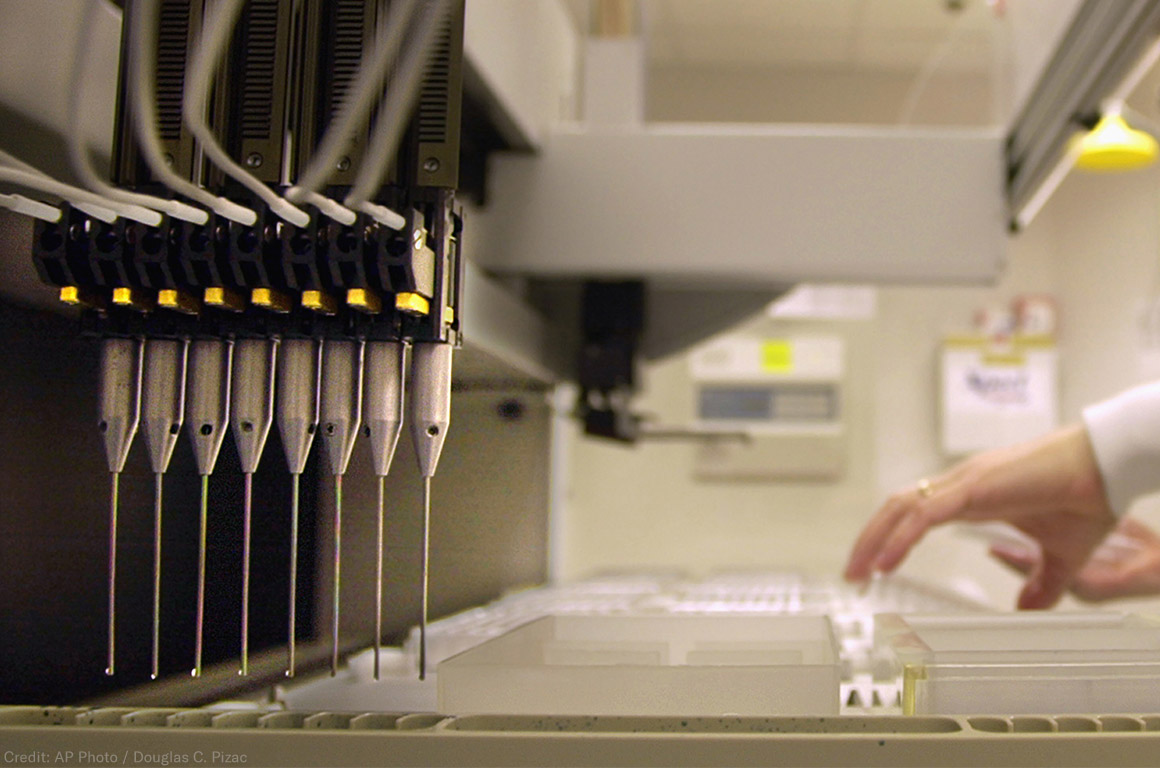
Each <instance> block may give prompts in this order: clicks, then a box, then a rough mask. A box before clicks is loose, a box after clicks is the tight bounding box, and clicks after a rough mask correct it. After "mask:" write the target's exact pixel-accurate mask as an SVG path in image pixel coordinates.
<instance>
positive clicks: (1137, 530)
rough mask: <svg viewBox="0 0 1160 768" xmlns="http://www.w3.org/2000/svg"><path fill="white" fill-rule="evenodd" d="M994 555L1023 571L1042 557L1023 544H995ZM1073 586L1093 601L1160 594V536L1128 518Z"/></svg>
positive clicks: (1080, 571)
mask: <svg viewBox="0 0 1160 768" xmlns="http://www.w3.org/2000/svg"><path fill="white" fill-rule="evenodd" d="M991 555H992V556H993V557H995V558H996V559H997V560H999V561H1000V562H1002V563H1004V564H1006V565H1009V566H1010V567H1012V568H1014V569H1015V570H1016V571H1019V572H1020V573H1022V574H1028V573H1030V572H1031V571H1033V570H1034V569H1035V567H1036V564H1037V563H1038V561H1039V553H1038V552H1037V551H1035V550H1034V549H1033V548H1031V547H1026V546H1020V545H1019V544H1007V543H1002V544H994V545H992V547H991ZM1070 589H1071V593H1072V594H1073V595H1075V596H1076V597H1078V598H1079V599H1080V600H1084V601H1086V602H1089V603H1098V602H1102V601H1104V600H1113V599H1115V598H1119V597H1144V596H1148V595H1157V594H1160V536H1157V535H1156V534H1155V533H1153V532H1152V530H1151V529H1150V528H1148V527H1147V526H1145V525H1143V524H1141V523H1138V522H1136V521H1135V520H1133V519H1131V518H1128V517H1126V518H1124V519H1123V520H1121V521H1120V523H1119V525H1117V526H1116V528H1115V530H1114V531H1113V532H1112V534H1111V535H1110V536H1108V538H1107V539H1105V540H1104V542H1103V543H1102V544H1100V545H1099V546H1098V547H1096V549H1095V551H1093V552H1092V555H1091V557H1090V558H1088V561H1087V563H1086V564H1085V565H1084V566H1083V568H1081V569H1080V570H1079V572H1078V573H1076V574H1075V577H1074V578H1073V579H1072V582H1071V587H1070Z"/></svg>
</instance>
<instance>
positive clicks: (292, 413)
mask: <svg viewBox="0 0 1160 768" xmlns="http://www.w3.org/2000/svg"><path fill="white" fill-rule="evenodd" d="M281 346H282V349H281V353H280V354H279V360H278V387H277V390H278V399H277V402H276V413H277V419H278V434H279V435H280V436H281V437H282V447H283V449H284V450H285V452H286V466H287V468H288V469H289V470H290V489H291V492H290V599H289V610H288V611H287V624H288V627H287V632H286V634H287V647H286V650H287V655H286V676H287V677H294V672H295V664H296V647H297V645H296V639H297V638H296V629H297V617H298V613H297V605H298V478H299V477H300V476H301V475H302V471H303V470H304V469H305V468H306V459H307V457H309V456H310V446H311V444H313V442H314V433H315V432H317V431H318V399H319V393H318V390H319V384H320V375H321V373H322V347H321V346H320V345H319V344H318V343H317V342H315V341H314V340H312V339H284V340H283V341H282V345H281Z"/></svg>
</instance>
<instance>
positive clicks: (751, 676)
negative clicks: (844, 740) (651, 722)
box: [438, 615, 840, 716]
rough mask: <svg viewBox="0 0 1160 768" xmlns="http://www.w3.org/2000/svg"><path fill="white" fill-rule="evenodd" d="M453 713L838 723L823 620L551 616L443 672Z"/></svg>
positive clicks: (831, 648)
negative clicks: (829, 717) (825, 719)
mask: <svg viewBox="0 0 1160 768" xmlns="http://www.w3.org/2000/svg"><path fill="white" fill-rule="evenodd" d="M438 680H439V711H440V712H445V713H449V714H457V715H458V714H477V713H503V714H553V715H566V714H581V715H690V716H695V715H701V716H706V715H725V714H731V715H775V714H777V715H785V714H799V715H800V714H818V715H822V714H837V713H838V707H839V695H840V694H839V682H840V680H839V663H838V650H837V645H836V643H835V640H834V634H833V631H832V628H831V626H830V621H829V619H828V618H826V617H824V616H663V615H662V616H547V617H544V618H541V619H538V620H536V621H532V622H530V623H528V624H525V625H523V626H521V627H518V628H516V629H514V630H512V631H510V632H508V633H506V634H504V635H502V636H500V637H497V638H495V639H492V640H489V641H487V642H485V643H482V644H481V645H479V646H476V647H475V648H472V649H470V650H468V651H464V652H463V653H460V654H458V655H457V656H453V657H452V658H450V659H447V660H446V661H444V662H443V663H441V664H440V665H439V668H438Z"/></svg>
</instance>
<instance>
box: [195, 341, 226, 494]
mask: <svg viewBox="0 0 1160 768" xmlns="http://www.w3.org/2000/svg"><path fill="white" fill-rule="evenodd" d="M232 354H233V345H232V344H230V343H229V342H226V341H223V340H221V339H195V340H194V341H193V342H192V343H191V344H190V348H189V389H188V390H187V392H186V398H185V426H186V429H187V430H188V431H189V435H190V438H191V439H192V440H193V455H194V458H195V459H196V460H197V471H198V474H200V475H202V476H203V477H204V476H207V475H212V474H213V469H214V466H215V465H216V464H217V459H218V454H219V453H220V452H221V448H222V442H223V441H224V440H225V436H226V425H227V424H229V418H230V381H231V374H232V371H231V357H232Z"/></svg>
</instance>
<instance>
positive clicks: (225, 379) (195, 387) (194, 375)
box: [185, 339, 233, 677]
mask: <svg viewBox="0 0 1160 768" xmlns="http://www.w3.org/2000/svg"><path fill="white" fill-rule="evenodd" d="M232 354H233V345H232V344H230V343H228V342H225V341H222V340H221V339H197V340H195V341H194V342H193V343H192V344H191V345H190V350H189V389H188V391H187V392H186V398H185V426H186V429H187V430H189V434H190V436H191V437H192V438H193V455H194V458H195V460H196V461H197V471H198V473H199V474H200V475H201V510H200V526H199V533H198V549H197V555H198V559H197V618H196V631H197V637H196V638H195V641H194V662H193V676H194V677H201V658H202V638H203V637H204V629H205V547H206V525H207V522H206V521H207V518H208V513H209V476H210V475H211V474H213V468H214V465H215V464H217V458H218V454H219V453H220V452H221V448H222V442H223V441H224V439H225V433H226V425H227V424H228V423H229V419H230V378H231V374H232V370H231V368H232V365H231V357H232Z"/></svg>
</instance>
